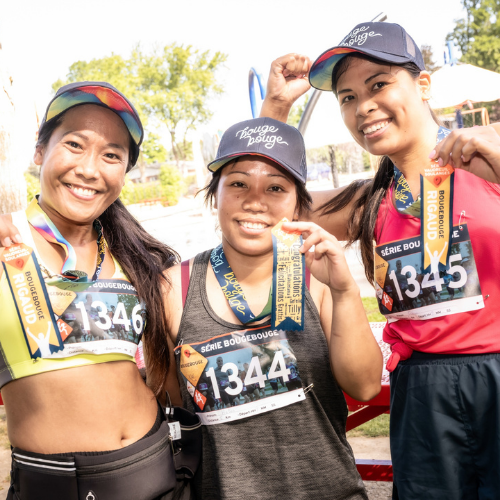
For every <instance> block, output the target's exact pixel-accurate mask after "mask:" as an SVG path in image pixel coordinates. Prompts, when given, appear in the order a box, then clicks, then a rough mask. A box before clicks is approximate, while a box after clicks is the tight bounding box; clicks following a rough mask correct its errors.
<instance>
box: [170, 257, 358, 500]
mask: <svg viewBox="0 0 500 500" xmlns="http://www.w3.org/2000/svg"><path fill="white" fill-rule="evenodd" d="M210 252H211V251H210V250H208V251H206V252H203V253H201V254H198V255H197V256H196V258H195V260H194V265H193V268H192V272H191V279H190V283H189V289H188V294H187V299H186V304H185V307H184V312H183V315H182V319H181V324H180V328H179V334H178V344H181V343H182V344H189V343H195V342H203V341H204V340H207V339H209V338H211V337H214V336H217V335H224V334H226V333H229V332H232V331H236V330H244V329H246V327H245V326H243V325H237V324H233V323H229V322H227V321H225V320H223V319H222V318H220V317H219V316H217V315H216V314H215V312H214V311H213V309H212V307H211V306H210V304H209V302H208V297H207V292H206V276H207V268H208V266H209V258H210ZM305 307H306V309H305V330H304V331H302V332H292V331H289V332H287V337H288V342H289V344H290V346H291V347H292V349H293V351H294V352H295V356H296V358H297V365H298V368H299V372H300V378H301V379H302V383H303V387H304V389H305V388H306V387H308V386H310V385H311V384H313V388H312V389H310V390H309V391H308V392H307V393H306V399H305V400H304V401H301V402H299V403H295V404H292V405H290V406H286V407H284V408H279V409H277V410H274V411H270V412H267V413H262V414H260V415H255V416H253V417H250V418H246V419H243V420H237V421H234V422H226V423H222V424H218V425H208V426H203V460H202V465H201V468H200V469H199V471H198V473H197V476H196V477H195V481H194V484H193V486H194V490H195V494H196V498H198V499H200V500H216V499H217V500H218V499H234V500H241V499H246V500H253V499H255V500H262V499H283V500H290V499H292V498H293V499H294V500H301V499H303V500H306V499H307V500H311V499H314V500H319V499H329V500H336V499H339V500H340V499H367V496H366V492H365V489H364V486H363V482H362V480H361V477H360V476H359V474H358V471H357V469H356V465H355V461H354V456H353V453H352V450H351V447H350V446H349V444H348V442H347V439H346V435H345V426H346V419H347V406H346V402H345V399H344V395H343V394H342V391H341V390H340V388H339V386H338V385H337V382H336V381H335V379H334V377H333V375H332V373H331V370H330V363H329V356H328V347H327V343H326V339H325V336H324V333H323V330H322V328H321V324H320V319H319V314H318V310H317V308H316V306H315V304H314V303H313V300H312V297H311V295H310V294H309V291H307V293H306V299H305ZM179 359H180V357H179V356H178V355H177V356H176V362H177V372H178V377H179V380H180V381H181V384H180V385H181V391H182V398H183V401H184V405H185V407H186V408H188V409H189V410H191V411H194V405H193V403H192V399H191V396H190V395H189V393H188V391H187V389H186V386H185V384H184V383H183V380H184V379H183V378H182V375H181V373H180V371H179Z"/></svg>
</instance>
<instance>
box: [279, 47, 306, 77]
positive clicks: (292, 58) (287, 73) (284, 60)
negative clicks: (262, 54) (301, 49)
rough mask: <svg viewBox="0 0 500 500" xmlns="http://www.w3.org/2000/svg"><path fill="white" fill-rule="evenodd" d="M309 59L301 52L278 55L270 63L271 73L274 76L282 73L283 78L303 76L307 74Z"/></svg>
mask: <svg viewBox="0 0 500 500" xmlns="http://www.w3.org/2000/svg"><path fill="white" fill-rule="evenodd" d="M310 67H311V60H310V59H309V58H308V57H307V56H304V55H301V54H294V53H292V54H287V55H285V56H282V57H278V59H276V60H275V61H273V62H272V64H271V74H272V75H274V76H279V75H281V74H282V75H283V76H284V77H285V78H289V77H294V78H304V77H306V76H307V75H308V74H309V69H310Z"/></svg>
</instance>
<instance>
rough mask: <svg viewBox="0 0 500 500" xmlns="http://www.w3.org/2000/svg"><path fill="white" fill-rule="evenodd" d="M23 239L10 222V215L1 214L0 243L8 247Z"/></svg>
mask: <svg viewBox="0 0 500 500" xmlns="http://www.w3.org/2000/svg"><path fill="white" fill-rule="evenodd" d="M22 242H23V240H22V238H21V235H20V234H19V231H18V230H17V228H16V227H15V226H14V225H13V224H12V222H11V220H10V217H9V216H7V215H2V216H1V217H0V245H1V246H3V247H10V246H11V245H13V244H15V243H22Z"/></svg>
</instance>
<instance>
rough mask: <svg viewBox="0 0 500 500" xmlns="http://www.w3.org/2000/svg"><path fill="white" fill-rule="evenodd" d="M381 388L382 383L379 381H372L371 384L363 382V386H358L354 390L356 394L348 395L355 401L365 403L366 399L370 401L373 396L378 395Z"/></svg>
mask: <svg viewBox="0 0 500 500" xmlns="http://www.w3.org/2000/svg"><path fill="white" fill-rule="evenodd" d="M381 390H382V385H381V383H380V381H379V382H378V383H377V382H374V383H372V384H365V385H364V386H363V387H360V388H359V389H358V390H357V391H356V394H350V396H351V397H352V398H354V399H355V400H356V401H360V402H361V403H366V402H368V401H371V400H372V399H373V398H374V397H376V396H378V395H379V393H380V391H381Z"/></svg>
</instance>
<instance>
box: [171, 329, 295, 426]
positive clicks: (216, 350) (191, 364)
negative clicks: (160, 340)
mask: <svg viewBox="0 0 500 500" xmlns="http://www.w3.org/2000/svg"><path fill="white" fill-rule="evenodd" d="M174 352H175V354H176V356H179V357H180V359H179V368H180V373H181V380H182V381H183V382H184V384H185V387H186V390H187V392H188V393H189V395H190V396H191V398H192V402H193V406H194V409H195V411H196V413H197V415H198V416H199V418H200V421H201V423H202V424H204V425H216V424H222V423H225V422H232V421H235V420H241V419H245V418H248V417H252V416H254V415H258V414H260V413H265V412H268V411H272V410H277V409H278V408H283V407H284V406H288V405H291V404H294V403H298V402H300V401H303V400H304V399H305V393H304V389H303V387H302V380H301V378H300V371H299V367H298V366H297V359H296V357H295V354H294V352H293V349H292V348H291V346H290V344H289V342H288V339H287V335H286V332H285V331H284V330H275V329H272V328H270V326H269V325H266V326H265V327H259V328H254V329H248V330H238V331H235V332H231V333H227V334H225V335H219V336H217V337H212V338H210V339H207V340H206V341H204V342H197V343H192V344H181V345H179V346H177V347H176V348H175V350H174Z"/></svg>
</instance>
